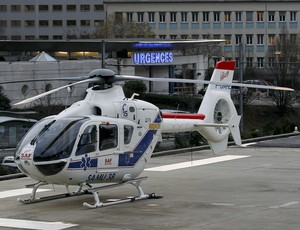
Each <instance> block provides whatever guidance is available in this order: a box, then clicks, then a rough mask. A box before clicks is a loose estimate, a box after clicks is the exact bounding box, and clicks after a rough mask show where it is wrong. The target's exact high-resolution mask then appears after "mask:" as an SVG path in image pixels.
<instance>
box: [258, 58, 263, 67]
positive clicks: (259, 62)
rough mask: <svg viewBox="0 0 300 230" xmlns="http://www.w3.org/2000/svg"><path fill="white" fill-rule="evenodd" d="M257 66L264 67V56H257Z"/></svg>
mask: <svg viewBox="0 0 300 230" xmlns="http://www.w3.org/2000/svg"><path fill="white" fill-rule="evenodd" d="M257 68H264V58H263V57H258V58H257Z"/></svg>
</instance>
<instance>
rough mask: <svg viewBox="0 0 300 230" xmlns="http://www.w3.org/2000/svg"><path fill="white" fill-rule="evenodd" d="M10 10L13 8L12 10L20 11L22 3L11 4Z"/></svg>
mask: <svg viewBox="0 0 300 230" xmlns="http://www.w3.org/2000/svg"><path fill="white" fill-rule="evenodd" d="M10 10H11V12H20V11H21V6H20V5H11V6H10Z"/></svg>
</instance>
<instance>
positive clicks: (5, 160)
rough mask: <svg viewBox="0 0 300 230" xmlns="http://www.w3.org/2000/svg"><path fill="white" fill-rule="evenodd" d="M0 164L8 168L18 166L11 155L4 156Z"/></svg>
mask: <svg viewBox="0 0 300 230" xmlns="http://www.w3.org/2000/svg"><path fill="white" fill-rule="evenodd" d="M1 165H2V166H4V167H8V168H18V167H17V164H16V162H15V159H14V157H13V156H6V157H4V158H3V161H2V163H1Z"/></svg>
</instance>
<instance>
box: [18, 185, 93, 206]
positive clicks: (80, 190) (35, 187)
mask: <svg viewBox="0 0 300 230" xmlns="http://www.w3.org/2000/svg"><path fill="white" fill-rule="evenodd" d="M43 185H47V183H45V182H42V181H40V182H38V183H36V184H33V185H28V186H26V187H27V188H31V187H32V192H31V195H30V198H29V199H25V200H24V199H21V198H18V201H19V202H20V203H22V204H31V203H38V202H42V201H48V200H56V199H61V198H66V197H71V196H80V195H84V194H88V193H89V192H88V191H87V190H83V186H86V187H88V188H91V186H90V185H89V184H80V185H79V186H78V189H77V190H76V191H75V192H69V188H68V186H66V189H67V193H62V194H57V195H52V196H46V197H40V198H36V192H37V190H38V188H39V187H40V186H43Z"/></svg>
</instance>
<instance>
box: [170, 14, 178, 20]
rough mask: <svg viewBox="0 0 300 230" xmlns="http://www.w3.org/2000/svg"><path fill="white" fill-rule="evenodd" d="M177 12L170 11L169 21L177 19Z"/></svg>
mask: <svg viewBox="0 0 300 230" xmlns="http://www.w3.org/2000/svg"><path fill="white" fill-rule="evenodd" d="M176 16H177V12H170V22H176V21H177V18H176Z"/></svg>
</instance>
